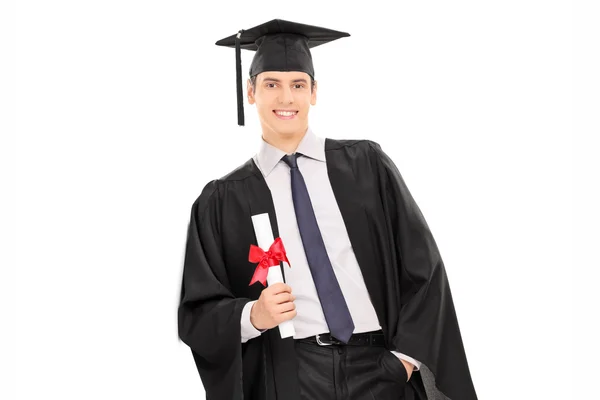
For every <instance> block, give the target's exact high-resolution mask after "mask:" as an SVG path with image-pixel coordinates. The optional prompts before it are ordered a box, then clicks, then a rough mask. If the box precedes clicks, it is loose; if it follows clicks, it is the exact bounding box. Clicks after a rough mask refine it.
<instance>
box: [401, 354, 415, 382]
mask: <svg viewBox="0 0 600 400" xmlns="http://www.w3.org/2000/svg"><path fill="white" fill-rule="evenodd" d="M400 361H402V364H404V368H406V375H408V379H407V380H406V382H408V381H409V380H410V376H411V375H412V373H413V369H414V368H415V366H414V365H412V364H411V363H409V362H408V361H404V360H402V359H401V360H400Z"/></svg>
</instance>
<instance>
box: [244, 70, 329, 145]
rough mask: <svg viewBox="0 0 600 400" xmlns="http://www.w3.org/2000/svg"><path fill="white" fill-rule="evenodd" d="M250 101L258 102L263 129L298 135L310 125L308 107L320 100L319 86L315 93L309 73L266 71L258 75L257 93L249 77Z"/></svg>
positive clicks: (257, 108) (257, 106)
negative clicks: (311, 86)
mask: <svg viewBox="0 0 600 400" xmlns="http://www.w3.org/2000/svg"><path fill="white" fill-rule="evenodd" d="M248 101H249V102H250V104H256V110H257V111H258V117H259V119H260V123H261V125H262V127H263V131H265V130H268V131H270V132H272V133H275V134H280V135H295V134H300V133H304V132H305V131H306V129H307V127H308V110H309V109H310V106H311V105H313V106H314V105H315V104H316V102H317V88H316V85H315V87H314V89H313V91H312V93H311V90H310V76H309V75H308V74H307V73H305V72H295V71H290V72H277V71H273V72H270V71H265V72H261V73H260V74H258V75H257V77H256V88H255V92H254V93H252V85H251V84H250V80H248Z"/></svg>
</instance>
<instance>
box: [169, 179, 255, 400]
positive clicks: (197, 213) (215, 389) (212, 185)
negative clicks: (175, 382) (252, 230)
mask: <svg viewBox="0 0 600 400" xmlns="http://www.w3.org/2000/svg"><path fill="white" fill-rule="evenodd" d="M220 209H221V205H220V200H219V190H218V180H214V181H212V182H209V183H208V184H207V185H206V186H205V188H204V189H203V191H202V193H201V194H200V196H199V197H198V199H197V200H196V201H195V202H194V204H193V206H192V210H191V217H190V223H189V226H188V235H187V242H186V249H185V258H184V266H183V278H182V285H181V296H180V303H179V307H178V333H179V337H180V338H181V340H182V341H183V342H184V343H186V344H187V345H188V346H189V347H190V349H191V351H192V355H193V357H194V361H195V363H196V367H197V369H198V372H199V374H200V378H201V380H202V383H203V385H204V389H205V391H206V399H207V400H223V399H228V400H229V399H235V400H238V399H240V400H241V399H242V397H243V388H242V344H241V326H240V318H241V315H242V310H243V308H244V305H245V304H246V303H248V302H249V301H250V299H247V298H236V297H234V296H233V294H232V292H231V286H230V284H229V280H228V277H227V272H226V269H225V264H224V262H223V255H222V253H221V244H220V234H219V233H220V229H221V226H220Z"/></svg>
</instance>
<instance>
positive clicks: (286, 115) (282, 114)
mask: <svg viewBox="0 0 600 400" xmlns="http://www.w3.org/2000/svg"><path fill="white" fill-rule="evenodd" d="M273 114H275V116H277V118H279V119H292V118H294V117H295V116H296V115H297V114H298V111H295V110H273Z"/></svg>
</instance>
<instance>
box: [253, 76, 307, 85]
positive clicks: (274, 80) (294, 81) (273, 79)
mask: <svg viewBox="0 0 600 400" xmlns="http://www.w3.org/2000/svg"><path fill="white" fill-rule="evenodd" d="M264 81H271V82H277V83H281V80H279V79H277V78H271V77H268V76H267V77H265V79H263V82H264ZM298 82H303V83H306V84H308V81H307V80H306V79H304V78H300V79H294V80H293V81H292V83H298Z"/></svg>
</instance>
